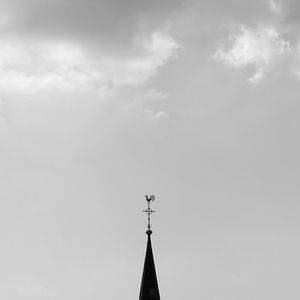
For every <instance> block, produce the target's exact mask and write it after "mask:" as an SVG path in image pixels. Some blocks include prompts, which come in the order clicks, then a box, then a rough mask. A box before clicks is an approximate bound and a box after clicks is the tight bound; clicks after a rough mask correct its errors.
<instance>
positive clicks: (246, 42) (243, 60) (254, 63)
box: [214, 26, 290, 83]
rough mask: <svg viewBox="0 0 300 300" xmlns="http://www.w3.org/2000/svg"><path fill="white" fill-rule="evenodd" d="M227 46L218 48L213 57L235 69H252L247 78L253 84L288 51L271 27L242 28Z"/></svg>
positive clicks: (287, 46) (229, 40)
mask: <svg viewBox="0 0 300 300" xmlns="http://www.w3.org/2000/svg"><path fill="white" fill-rule="evenodd" d="M228 42H229V46H227V47H226V46H222V47H220V48H219V49H218V50H217V51H216V53H215V55H214V57H215V58H216V59H217V60H219V61H222V62H223V63H225V64H227V65H231V66H233V67H236V68H240V67H246V66H250V67H254V69H255V71H254V73H253V74H252V76H251V77H250V78H249V81H250V82H252V83H254V82H258V81H260V80H262V78H263V77H264V75H265V72H266V69H267V68H268V67H269V65H270V64H271V63H272V62H273V61H274V60H275V58H278V57H279V56H281V55H283V54H284V53H285V52H287V51H288V50H289V49H290V46H289V43H288V42H287V41H285V40H284V39H282V38H281V37H280V35H279V33H278V32H277V31H276V29H275V28H273V27H268V26H265V27H260V28H258V29H251V28H247V27H244V26H242V27H241V28H240V31H239V33H238V34H236V35H234V36H232V35H231V36H229V37H228Z"/></svg>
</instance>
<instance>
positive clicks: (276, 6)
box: [269, 0, 282, 15]
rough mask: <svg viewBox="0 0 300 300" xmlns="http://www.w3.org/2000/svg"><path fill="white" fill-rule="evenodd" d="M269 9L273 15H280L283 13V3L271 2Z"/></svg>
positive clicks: (273, 0)
mask: <svg viewBox="0 0 300 300" xmlns="http://www.w3.org/2000/svg"><path fill="white" fill-rule="evenodd" d="M269 7H270V10H271V12H272V13H274V14H275V15H280V14H281V13H282V3H281V1H280V0H269Z"/></svg>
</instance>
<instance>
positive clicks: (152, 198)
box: [143, 195, 155, 230]
mask: <svg viewBox="0 0 300 300" xmlns="http://www.w3.org/2000/svg"><path fill="white" fill-rule="evenodd" d="M154 200H155V196H154V195H151V196H150V197H148V196H146V201H147V204H148V207H147V209H146V210H143V212H145V213H146V214H147V216H148V225H147V228H148V230H150V228H151V214H152V213H154V212H155V211H154V210H152V209H151V201H154Z"/></svg>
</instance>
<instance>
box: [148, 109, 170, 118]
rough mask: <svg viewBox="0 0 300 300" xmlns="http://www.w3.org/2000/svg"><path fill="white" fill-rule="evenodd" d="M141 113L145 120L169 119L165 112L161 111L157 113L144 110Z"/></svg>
mask: <svg viewBox="0 0 300 300" xmlns="http://www.w3.org/2000/svg"><path fill="white" fill-rule="evenodd" d="M143 113H144V115H145V116H146V118H148V119H152V120H159V119H167V118H169V115H168V114H167V113H166V112H165V111H163V110H160V111H158V112H153V111H152V110H150V109H145V110H144V111H143Z"/></svg>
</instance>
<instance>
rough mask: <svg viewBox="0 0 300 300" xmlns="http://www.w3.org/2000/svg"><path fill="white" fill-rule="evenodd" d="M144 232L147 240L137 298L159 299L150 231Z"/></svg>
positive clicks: (140, 299)
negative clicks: (138, 296)
mask: <svg viewBox="0 0 300 300" xmlns="http://www.w3.org/2000/svg"><path fill="white" fill-rule="evenodd" d="M146 233H147V235H148V241H147V250H146V256H145V263H144V271H143V277H142V283H141V290H140V298H139V300H160V296H159V290H158V283H157V277H156V272H155V265H154V258H153V252H152V246H151V237H150V236H151V233H152V231H151V230H150V229H149V230H148V231H147V232H146Z"/></svg>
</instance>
